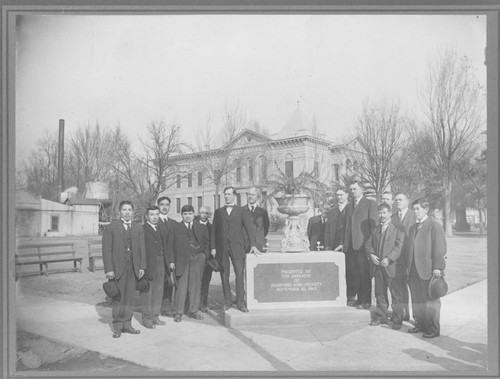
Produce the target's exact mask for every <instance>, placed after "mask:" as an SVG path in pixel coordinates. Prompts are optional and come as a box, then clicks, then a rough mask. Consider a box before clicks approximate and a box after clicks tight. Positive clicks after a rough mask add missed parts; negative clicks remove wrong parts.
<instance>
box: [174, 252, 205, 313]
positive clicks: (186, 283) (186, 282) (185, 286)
mask: <svg viewBox="0 0 500 379" xmlns="http://www.w3.org/2000/svg"><path fill="white" fill-rule="evenodd" d="M204 266H205V254H204V253H198V254H196V255H192V256H191V257H190V258H189V261H188V263H187V264H186V265H185V267H184V270H183V272H182V273H181V276H180V277H177V290H176V292H175V299H174V305H175V313H177V314H183V313H184V305H185V303H186V297H187V296H188V294H189V306H188V307H187V308H188V313H194V312H197V311H198V309H199V307H200V288H201V276H202V274H203V267H204Z"/></svg>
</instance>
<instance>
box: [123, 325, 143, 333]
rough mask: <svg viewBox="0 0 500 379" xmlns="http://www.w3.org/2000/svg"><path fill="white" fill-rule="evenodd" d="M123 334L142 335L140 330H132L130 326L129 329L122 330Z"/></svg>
mask: <svg viewBox="0 0 500 379" xmlns="http://www.w3.org/2000/svg"><path fill="white" fill-rule="evenodd" d="M122 332H123V333H130V334H140V333H141V331H140V330H138V329H134V328H132V327H131V326H129V327H128V328H123V329H122Z"/></svg>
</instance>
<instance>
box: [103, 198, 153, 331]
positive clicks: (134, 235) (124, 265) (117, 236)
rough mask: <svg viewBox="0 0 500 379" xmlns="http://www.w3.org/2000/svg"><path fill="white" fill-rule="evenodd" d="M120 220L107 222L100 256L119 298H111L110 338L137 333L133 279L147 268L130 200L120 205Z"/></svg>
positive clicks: (141, 274) (142, 235)
mask: <svg viewBox="0 0 500 379" xmlns="http://www.w3.org/2000/svg"><path fill="white" fill-rule="evenodd" d="M119 209H120V220H117V221H114V222H112V223H111V224H109V225H108V226H107V227H106V228H105V229H104V233H103V235H102V257H103V262H104V272H105V273H106V278H108V279H114V280H116V283H117V285H118V288H119V290H120V297H119V300H117V299H113V305H112V315H113V338H119V337H120V336H121V333H122V332H124V333H130V334H139V333H140V330H137V329H134V328H133V327H132V324H131V321H132V313H133V308H134V296H135V291H136V289H135V288H136V280H137V279H140V278H142V276H143V275H144V272H145V269H146V248H145V243H144V229H143V227H142V225H139V224H137V223H135V222H132V217H133V215H134V208H133V205H132V203H131V202H130V201H129V200H123V201H122V202H121V203H120V206H119Z"/></svg>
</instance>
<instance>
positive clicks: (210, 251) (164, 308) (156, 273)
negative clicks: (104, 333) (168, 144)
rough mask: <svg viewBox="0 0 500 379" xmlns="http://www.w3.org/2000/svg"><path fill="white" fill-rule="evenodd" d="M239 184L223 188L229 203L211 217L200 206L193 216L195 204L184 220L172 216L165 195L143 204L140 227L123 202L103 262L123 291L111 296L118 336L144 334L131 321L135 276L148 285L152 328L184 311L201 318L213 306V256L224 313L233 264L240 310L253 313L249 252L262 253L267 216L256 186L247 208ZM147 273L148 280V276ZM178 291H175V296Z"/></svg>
mask: <svg viewBox="0 0 500 379" xmlns="http://www.w3.org/2000/svg"><path fill="white" fill-rule="evenodd" d="M235 195H236V190H235V188H234V187H227V188H225V189H224V199H225V205H224V206H223V207H221V208H218V209H217V210H216V211H215V213H214V217H213V224H211V223H210V222H209V216H210V208H209V207H206V206H202V207H200V209H199V210H198V212H199V217H198V218H197V219H195V212H194V208H193V207H192V205H189V204H187V205H184V206H183V207H182V209H181V217H182V220H181V221H179V222H177V221H175V220H174V219H172V218H169V217H168V212H169V210H170V203H171V201H170V199H169V198H168V197H160V198H159V199H158V200H157V206H150V207H148V208H147V209H146V213H145V222H144V224H143V225H140V224H139V223H135V222H133V221H132V219H133V215H134V209H133V205H132V203H131V202H130V201H128V200H125V201H122V202H121V203H120V205H119V212H120V219H119V220H117V221H114V222H112V223H111V224H109V225H108V226H107V227H106V229H105V230H104V234H103V245H102V246H103V260H104V269H105V274H106V277H107V278H108V279H109V280H114V281H116V284H117V287H118V289H119V292H120V295H119V296H117V297H115V298H113V304H112V317H113V337H114V338H119V337H120V336H121V333H122V332H125V333H131V334H139V333H140V330H138V329H135V328H133V327H132V325H131V319H132V312H133V306H134V297H135V294H136V290H137V288H138V287H137V286H138V284H137V283H138V281H139V280H141V279H142V280H147V281H148V283H149V285H148V286H147V288H145V289H144V290H142V292H141V293H140V303H141V313H142V323H143V325H144V326H145V327H146V328H150V329H153V328H155V327H156V326H157V325H165V321H162V320H160V318H159V316H160V315H163V316H170V317H173V318H174V321H175V322H180V321H181V320H182V315H183V314H187V316H188V317H190V318H193V319H196V320H201V319H203V316H201V315H200V313H199V310H201V311H202V312H207V311H208V290H209V285H210V280H211V277H212V272H213V269H212V266H213V265H210V264H209V263H210V261H211V260H213V259H215V260H217V262H218V265H217V266H220V275H221V279H222V289H223V294H224V310H228V309H229V307H231V306H232V305H233V301H232V297H231V288H230V284H229V274H230V262H231V263H232V265H233V268H234V272H235V281H236V303H235V304H236V307H237V308H238V309H239V310H240V311H242V312H248V309H247V307H246V302H245V293H244V268H245V256H246V254H247V253H253V254H260V251H262V249H263V248H264V247H265V246H266V236H267V233H268V231H269V216H268V213H267V211H266V210H265V209H263V208H262V207H260V206H259V205H258V198H259V194H258V192H257V189H256V188H250V189H249V190H248V192H247V200H248V201H247V205H246V206H245V207H240V206H238V205H236V204H235ZM144 278H145V279H144ZM174 288H175V295H174Z"/></svg>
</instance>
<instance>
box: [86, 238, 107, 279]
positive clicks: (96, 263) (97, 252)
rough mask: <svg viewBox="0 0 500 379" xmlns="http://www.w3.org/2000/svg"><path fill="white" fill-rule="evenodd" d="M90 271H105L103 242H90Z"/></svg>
mask: <svg viewBox="0 0 500 379" xmlns="http://www.w3.org/2000/svg"><path fill="white" fill-rule="evenodd" d="M88 252H89V271H95V270H104V263H103V261H102V240H89V241H88Z"/></svg>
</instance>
